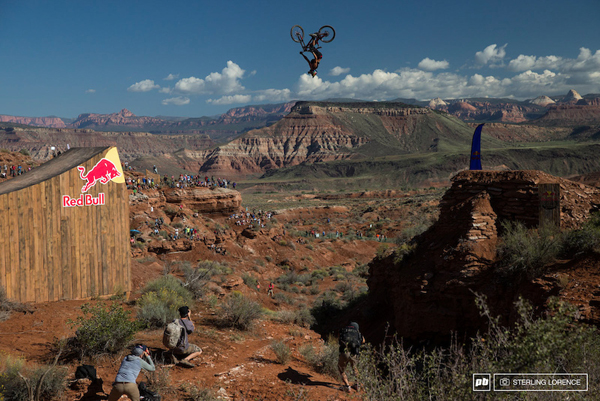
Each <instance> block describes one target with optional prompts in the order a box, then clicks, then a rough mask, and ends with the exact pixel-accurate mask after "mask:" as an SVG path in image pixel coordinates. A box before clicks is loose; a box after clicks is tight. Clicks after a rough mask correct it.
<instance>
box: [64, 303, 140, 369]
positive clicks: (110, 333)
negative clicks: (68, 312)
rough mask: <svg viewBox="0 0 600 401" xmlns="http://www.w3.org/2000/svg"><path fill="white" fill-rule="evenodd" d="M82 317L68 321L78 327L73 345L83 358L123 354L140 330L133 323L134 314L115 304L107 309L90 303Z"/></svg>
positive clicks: (136, 324) (85, 305) (72, 325)
mask: <svg viewBox="0 0 600 401" xmlns="http://www.w3.org/2000/svg"><path fill="white" fill-rule="evenodd" d="M81 310H82V311H83V316H80V317H78V318H77V319H76V320H74V321H73V320H68V323H69V324H70V325H71V327H77V329H76V331H75V339H74V341H72V342H71V346H72V347H73V350H74V351H77V352H79V353H80V354H81V356H82V357H83V356H84V355H98V354H105V353H110V354H114V353H117V352H119V351H121V350H122V349H123V348H124V347H126V346H127V344H128V343H129V342H130V341H131V340H132V339H133V336H134V335H135V333H136V332H137V331H138V330H139V329H140V325H139V323H138V322H135V321H132V320H131V319H130V315H131V313H130V312H128V311H126V310H124V309H123V308H122V307H121V306H119V305H117V304H116V303H113V304H111V305H110V306H108V307H106V305H103V304H101V303H98V304H96V305H92V304H89V303H86V304H84V305H83V306H82V307H81Z"/></svg>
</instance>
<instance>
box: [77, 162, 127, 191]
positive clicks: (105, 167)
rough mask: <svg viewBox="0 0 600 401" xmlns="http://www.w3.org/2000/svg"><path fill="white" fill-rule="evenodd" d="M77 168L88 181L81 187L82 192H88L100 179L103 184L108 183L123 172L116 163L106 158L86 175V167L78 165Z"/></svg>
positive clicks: (83, 178) (82, 177) (81, 176)
mask: <svg viewBox="0 0 600 401" xmlns="http://www.w3.org/2000/svg"><path fill="white" fill-rule="evenodd" d="M77 170H79V176H80V178H81V179H82V180H85V181H87V182H86V184H85V185H84V186H83V187H82V188H81V192H82V193H86V192H87V191H88V190H89V189H90V188H91V187H93V186H94V185H96V182H98V181H100V183H101V184H106V183H108V182H109V181H110V180H112V179H114V178H117V177H120V176H121V173H120V172H119V170H117V167H116V166H115V165H114V163H113V162H111V161H110V160H108V159H106V158H104V159H102V160H100V161H99V162H98V163H96V165H95V166H94V167H92V168H91V169H90V171H88V173H87V174H85V175H84V173H85V167H83V166H77Z"/></svg>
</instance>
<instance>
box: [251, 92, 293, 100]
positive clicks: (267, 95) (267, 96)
mask: <svg viewBox="0 0 600 401" xmlns="http://www.w3.org/2000/svg"><path fill="white" fill-rule="evenodd" d="M291 96H292V91H291V90H289V89H265V90H261V91H257V93H256V94H253V95H252V101H253V102H287V101H288V100H290V99H291Z"/></svg>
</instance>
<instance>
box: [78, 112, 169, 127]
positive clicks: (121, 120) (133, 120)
mask: <svg viewBox="0 0 600 401" xmlns="http://www.w3.org/2000/svg"><path fill="white" fill-rule="evenodd" d="M151 124H158V125H162V124H164V121H163V120H161V119H158V118H154V117H138V116H136V115H135V114H133V113H132V112H131V111H129V110H127V109H123V110H121V111H120V112H118V113H112V114H95V113H88V114H80V115H79V116H78V117H77V119H76V120H75V121H73V122H72V123H71V124H69V127H70V128H86V127H91V128H96V129H97V128H98V127H106V126H108V127H115V126H119V127H129V129H131V128H142V127H145V126H147V125H151Z"/></svg>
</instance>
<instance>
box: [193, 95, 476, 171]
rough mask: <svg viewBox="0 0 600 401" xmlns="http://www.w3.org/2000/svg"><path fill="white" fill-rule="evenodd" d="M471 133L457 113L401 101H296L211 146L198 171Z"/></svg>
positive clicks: (413, 145)
mask: <svg viewBox="0 0 600 401" xmlns="http://www.w3.org/2000/svg"><path fill="white" fill-rule="evenodd" d="M471 135H472V133H471V132H470V128H468V127H467V126H466V125H464V124H462V123H461V122H460V121H458V120H456V119H452V118H450V117H448V116H447V115H442V114H440V113H436V112H433V111H432V110H430V109H427V108H419V107H414V106H408V105H405V104H402V103H383V102H382V103H348V104H340V103H324V102H298V103H297V104H296V106H294V108H293V109H292V111H291V112H290V114H289V115H287V116H286V117H284V118H283V119H282V120H281V121H279V122H278V123H277V124H274V125H273V126H270V127H266V128H263V129H260V130H254V131H250V132H249V133H247V134H245V135H244V136H242V137H240V138H238V139H236V140H234V141H231V142H230V143H228V144H227V145H224V146H221V147H219V148H216V149H214V150H213V151H210V152H207V153H206V155H205V160H206V161H205V162H204V164H203V165H202V167H201V168H200V171H201V172H207V173H215V174H225V175H229V176H231V175H232V174H240V173H241V174H247V173H257V172H262V171H265V170H269V169H273V168H280V167H287V166H293V165H297V164H300V163H305V162H308V163H315V162H324V161H333V160H343V159H347V158H350V157H364V155H365V154H380V155H383V154H394V153H396V154H397V153H408V152H417V151H424V152H426V151H435V150H437V146H438V145H439V142H445V141H447V143H454V142H457V143H461V144H466V143H468V141H469V140H470V139H469V138H470V136H471Z"/></svg>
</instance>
